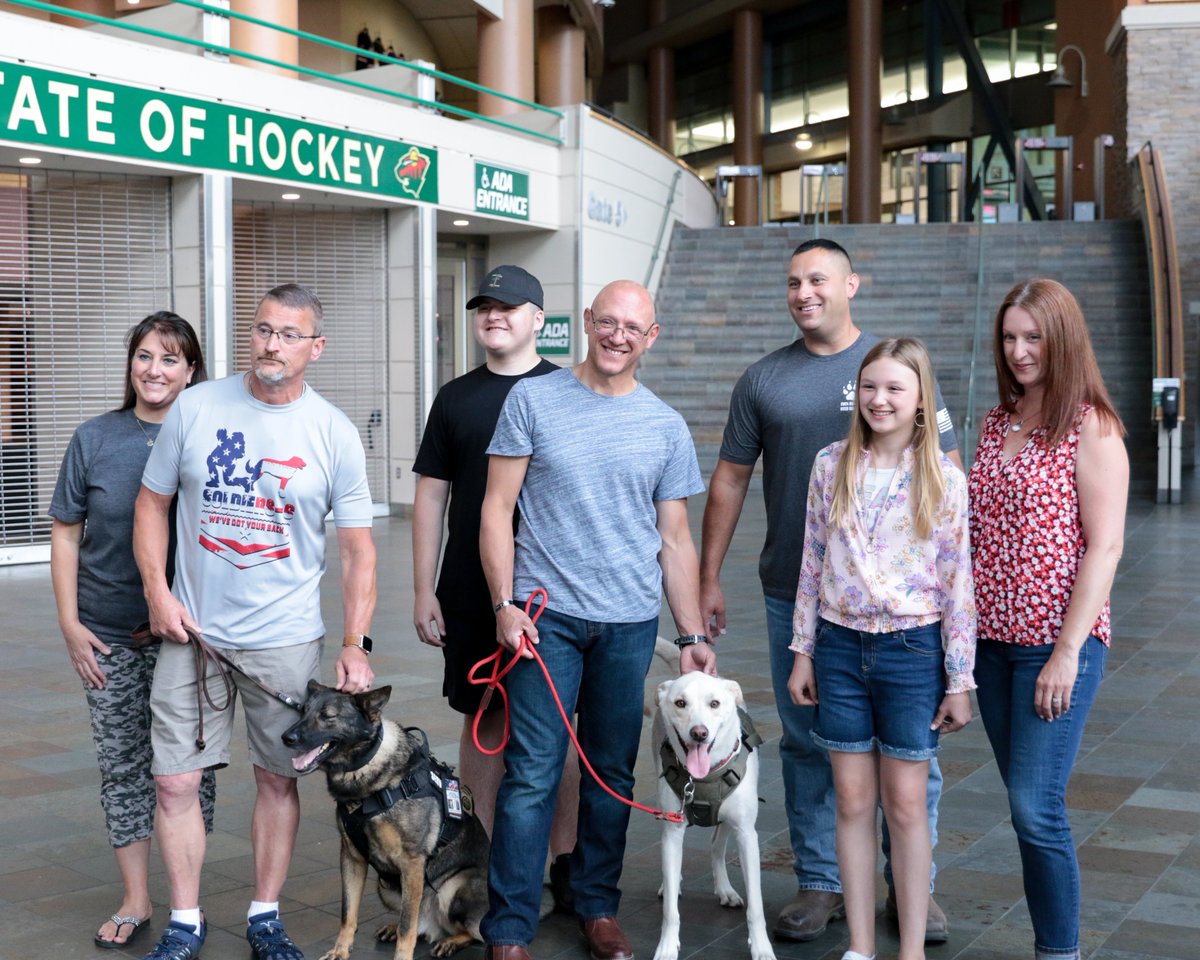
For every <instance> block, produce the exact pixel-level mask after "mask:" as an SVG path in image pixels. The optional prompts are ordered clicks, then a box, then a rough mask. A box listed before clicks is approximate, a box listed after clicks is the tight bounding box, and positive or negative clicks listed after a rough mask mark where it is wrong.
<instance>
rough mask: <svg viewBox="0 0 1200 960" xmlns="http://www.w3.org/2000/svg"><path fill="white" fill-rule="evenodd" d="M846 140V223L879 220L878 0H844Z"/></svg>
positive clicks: (880, 5) (880, 11)
mask: <svg viewBox="0 0 1200 960" xmlns="http://www.w3.org/2000/svg"><path fill="white" fill-rule="evenodd" d="M847 6H848V7H849V14H850V16H849V26H850V30H849V36H850V76H849V80H850V118H849V133H850V139H849V144H848V146H847V149H846V197H847V204H846V214H845V216H846V222H847V223H878V222H879V220H880V216H881V214H882V203H883V198H882V196H881V190H880V183H879V181H880V167H879V163H880V159H879V158H880V149H881V145H882V140H883V134H882V127H881V122H880V110H879V62H880V61H879V57H880V49H881V37H882V33H883V0H849V2H848V4H847Z"/></svg>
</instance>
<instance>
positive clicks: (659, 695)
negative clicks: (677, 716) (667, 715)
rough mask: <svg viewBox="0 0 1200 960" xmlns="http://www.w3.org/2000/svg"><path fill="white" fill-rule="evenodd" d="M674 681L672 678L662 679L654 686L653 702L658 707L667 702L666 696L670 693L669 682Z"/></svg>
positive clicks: (660, 707)
mask: <svg viewBox="0 0 1200 960" xmlns="http://www.w3.org/2000/svg"><path fill="white" fill-rule="evenodd" d="M674 682H675V681H674V680H664V681H663V682H662V683H660V684H659V685H658V686H657V687H656V688H655V692H654V702H655V703H657V704H658V706H659V709H662V707H663V705H664V704H665V703H666V702H667V697H668V696H670V693H671V684H673V683H674Z"/></svg>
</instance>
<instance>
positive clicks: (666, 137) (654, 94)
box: [646, 0, 675, 154]
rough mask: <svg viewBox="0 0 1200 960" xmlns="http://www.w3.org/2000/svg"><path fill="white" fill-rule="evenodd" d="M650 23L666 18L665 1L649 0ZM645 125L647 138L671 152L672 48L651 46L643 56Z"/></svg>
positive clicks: (673, 125)
mask: <svg viewBox="0 0 1200 960" xmlns="http://www.w3.org/2000/svg"><path fill="white" fill-rule="evenodd" d="M649 14H650V26H652V27H655V26H658V25H659V24H660V23H665V22H666V20H667V0H650V10H649ZM646 79H647V82H648V85H649V88H650V89H649V90H648V91H647V99H648V101H649V103H648V105H647V116H646V127H647V129H648V130H649V132H650V139H651V140H653V141H654V142H655V143H657V144H658V145H659V146H660V147H662V148H663V149H664V150H666V151H667V152H668V153H671V154H674V153H675V51H674V50H672V49H671V48H670V47H651V48H650V50H649V53H648V54H647V57H646Z"/></svg>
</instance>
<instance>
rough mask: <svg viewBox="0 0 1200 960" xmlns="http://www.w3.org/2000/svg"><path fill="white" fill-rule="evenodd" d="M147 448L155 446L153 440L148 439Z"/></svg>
mask: <svg viewBox="0 0 1200 960" xmlns="http://www.w3.org/2000/svg"><path fill="white" fill-rule="evenodd" d="M146 446H148V447H152V446H154V441H153V440H151V439H150V438H149V437H147V438H146Z"/></svg>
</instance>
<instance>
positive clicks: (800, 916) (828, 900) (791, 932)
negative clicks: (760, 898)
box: [775, 890, 846, 940]
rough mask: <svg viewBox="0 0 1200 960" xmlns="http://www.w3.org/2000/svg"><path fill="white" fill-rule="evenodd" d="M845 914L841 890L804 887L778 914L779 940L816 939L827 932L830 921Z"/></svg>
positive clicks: (776, 933)
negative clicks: (806, 888)
mask: <svg viewBox="0 0 1200 960" xmlns="http://www.w3.org/2000/svg"><path fill="white" fill-rule="evenodd" d="M845 915H846V904H845V903H844V902H843V900H842V895H841V894H840V893H834V892H833V891H831V890H801V891H800V892H799V893H797V894H796V896H795V897H793V898H792V902H791V903H789V904H788V905H787V906H786V907H784V908H783V910H781V911H780V913H779V919H778V920H776V921H775V938H776V939H777V940H815V939H817V937H819V936H820V935H821V934H823V933H824V932H825V928H826V927H827V926H829V921H830V920H838V919H841V918H842V917H844V916H845Z"/></svg>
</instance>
